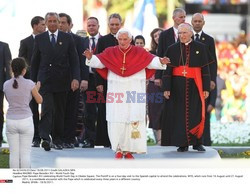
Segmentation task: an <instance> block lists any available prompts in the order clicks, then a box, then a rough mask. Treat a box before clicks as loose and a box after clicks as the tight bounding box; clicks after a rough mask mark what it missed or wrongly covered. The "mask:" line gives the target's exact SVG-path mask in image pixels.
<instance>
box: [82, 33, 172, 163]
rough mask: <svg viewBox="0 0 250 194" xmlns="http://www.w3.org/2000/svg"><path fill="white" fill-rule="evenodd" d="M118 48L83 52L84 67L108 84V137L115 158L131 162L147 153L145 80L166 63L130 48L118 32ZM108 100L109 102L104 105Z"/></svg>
mask: <svg viewBox="0 0 250 194" xmlns="http://www.w3.org/2000/svg"><path fill="white" fill-rule="evenodd" d="M116 38H117V40H118V43H119V45H118V46H114V47H109V48H107V49H105V50H104V51H103V52H102V53H100V54H98V55H92V53H91V52H90V51H89V50H85V51H84V55H85V56H86V58H87V60H86V65H88V66H90V67H93V68H97V69H96V70H97V72H98V73H99V74H100V75H101V76H102V77H103V78H105V79H107V80H108V91H107V102H106V114H107V121H108V134H109V139H110V141H111V146H112V149H113V150H114V151H115V153H116V154H115V158H117V159H121V158H123V157H124V158H125V159H133V158H134V157H133V155H132V154H133V153H137V154H139V153H146V152H147V141H146V139H147V137H146V122H145V118H146V79H147V78H150V77H151V76H152V75H153V74H154V73H155V70H154V69H166V64H167V63H169V62H170V61H169V59H168V58H166V57H164V58H159V57H156V56H154V55H152V54H150V53H149V52H147V51H146V50H145V49H143V48H141V47H136V46H133V45H131V41H132V34H131V33H130V32H129V31H128V30H126V29H124V28H122V29H120V30H119V31H118V33H117V34H116ZM109 96H112V99H113V100H112V101H108V99H110V98H109Z"/></svg>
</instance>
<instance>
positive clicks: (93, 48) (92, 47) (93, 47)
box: [91, 37, 95, 51]
mask: <svg viewBox="0 0 250 194" xmlns="http://www.w3.org/2000/svg"><path fill="white" fill-rule="evenodd" d="M91 40H92V45H91V50H92V51H94V50H95V37H92V38H91Z"/></svg>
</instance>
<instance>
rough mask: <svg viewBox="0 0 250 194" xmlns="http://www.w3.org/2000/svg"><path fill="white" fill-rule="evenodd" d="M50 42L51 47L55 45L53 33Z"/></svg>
mask: <svg viewBox="0 0 250 194" xmlns="http://www.w3.org/2000/svg"><path fill="white" fill-rule="evenodd" d="M51 44H52V46H53V47H54V46H55V45H56V39H55V34H51Z"/></svg>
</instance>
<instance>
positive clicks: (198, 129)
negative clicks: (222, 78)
mask: <svg viewBox="0 0 250 194" xmlns="http://www.w3.org/2000/svg"><path fill="white" fill-rule="evenodd" d="M173 75H174V76H182V77H186V78H193V79H194V81H195V84H196V86H197V88H198V91H199V95H200V99H201V105H202V111H201V114H202V115H201V122H200V123H199V124H198V125H197V126H195V127H194V128H193V129H191V130H190V133H191V134H193V135H194V136H196V137H197V138H198V139H199V138H201V136H202V134H203V131H204V124H205V99H204V94H203V89H202V79H201V69H200V68H199V67H188V66H179V67H174V68H173Z"/></svg>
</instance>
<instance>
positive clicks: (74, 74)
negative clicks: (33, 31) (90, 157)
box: [31, 12, 80, 151]
mask: <svg viewBox="0 0 250 194" xmlns="http://www.w3.org/2000/svg"><path fill="white" fill-rule="evenodd" d="M45 24H46V26H47V28H48V31H46V32H44V33H42V34H39V35H37V36H36V37H35V45H34V51H33V55H32V59H31V79H32V80H33V81H35V82H40V83H41V89H40V93H41V95H42V97H43V103H42V115H41V120H40V123H39V132H40V137H41V139H42V140H43V142H42V147H43V148H44V150H45V151H49V150H50V148H51V138H50V134H51V136H52V141H53V145H54V148H55V149H58V150H61V149H63V146H62V143H63V142H62V141H63V130H64V117H65V109H66V100H67V94H68V92H69V90H70V89H72V91H75V90H76V89H78V87H79V80H80V71H79V68H80V67H79V58H78V55H77V51H76V47H75V44H74V40H73V38H72V36H71V35H70V34H68V33H65V32H61V31H59V30H58V27H59V16H58V14H57V13H54V12H50V13H47V14H46V16H45Z"/></svg>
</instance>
